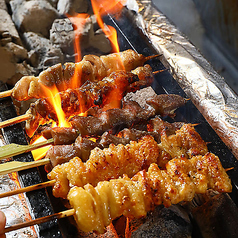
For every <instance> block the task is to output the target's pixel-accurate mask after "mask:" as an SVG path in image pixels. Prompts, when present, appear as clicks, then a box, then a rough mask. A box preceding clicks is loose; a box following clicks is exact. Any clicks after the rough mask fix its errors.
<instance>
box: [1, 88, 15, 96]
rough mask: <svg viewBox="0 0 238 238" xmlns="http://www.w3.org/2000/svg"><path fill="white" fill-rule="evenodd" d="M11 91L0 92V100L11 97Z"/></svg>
mask: <svg viewBox="0 0 238 238" xmlns="http://www.w3.org/2000/svg"><path fill="white" fill-rule="evenodd" d="M12 91H13V90H12V89H11V90H7V91H4V92H0V98H5V97H9V96H11V95H12Z"/></svg>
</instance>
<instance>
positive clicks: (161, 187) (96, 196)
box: [67, 153, 232, 233]
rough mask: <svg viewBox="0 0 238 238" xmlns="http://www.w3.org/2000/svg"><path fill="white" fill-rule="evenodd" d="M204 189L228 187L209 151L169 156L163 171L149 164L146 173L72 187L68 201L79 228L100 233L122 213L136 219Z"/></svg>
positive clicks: (190, 197)
mask: <svg viewBox="0 0 238 238" xmlns="http://www.w3.org/2000/svg"><path fill="white" fill-rule="evenodd" d="M207 189H214V190H216V191H218V192H231V190H232V186H231V181H230V179H229V177H228V175H227V174H226V172H225V169H224V168H223V167H222V165H221V163H220V160H219V158H218V157H216V156H215V155H214V154H212V153H207V154H206V155H204V156H194V157H193V158H192V159H190V160H188V159H184V158H178V159H172V160H171V161H169V162H168V163H167V165H166V169H165V170H160V169H159V167H158V166H157V165H156V164H154V163H153V164H151V165H150V167H149V169H148V172H146V171H145V170H143V171H140V172H138V173H137V174H136V175H135V176H134V177H133V178H132V179H130V178H129V177H128V176H124V177H123V178H118V179H112V180H110V181H102V182H99V183H98V185H97V186H96V187H93V186H92V185H91V184H87V185H85V186H84V187H83V188H82V187H77V186H75V187H73V188H71V189H70V191H69V194H68V197H67V198H68V200H69V202H70V204H71V206H72V208H74V210H75V220H76V222H77V226H78V228H79V229H81V230H83V231H85V232H88V231H92V230H94V231H97V232H99V233H103V232H104V231H105V227H106V226H108V225H109V224H110V223H111V222H112V220H113V219H115V218H117V217H119V216H121V215H125V216H127V217H135V218H139V217H142V216H145V215H146V213H147V212H148V211H151V210H153V209H154V207H155V206H157V205H160V204H163V205H164V206H165V207H169V206H170V205H172V204H177V203H179V202H181V201H191V200H192V199H193V197H194V195H195V194H196V193H205V192H206V191H207Z"/></svg>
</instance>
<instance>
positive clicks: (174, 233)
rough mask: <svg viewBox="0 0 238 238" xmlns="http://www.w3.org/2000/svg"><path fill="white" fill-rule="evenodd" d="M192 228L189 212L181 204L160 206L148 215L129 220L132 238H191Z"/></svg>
mask: <svg viewBox="0 0 238 238" xmlns="http://www.w3.org/2000/svg"><path fill="white" fill-rule="evenodd" d="M192 229H193V226H192V222H191V220H190V218H189V215H188V213H187V212H186V211H185V210H184V208H182V207H181V206H179V205H172V206H171V207H169V208H165V207H163V206H158V207H157V208H155V210H154V211H153V212H149V213H148V214H147V216H146V217H143V218H140V219H132V220H130V222H129V233H130V237H131V238H139V237H146V238H152V237H153V238H156V237H158V238H172V237H177V238H189V237H192Z"/></svg>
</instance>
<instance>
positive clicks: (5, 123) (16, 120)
mask: <svg viewBox="0 0 238 238" xmlns="http://www.w3.org/2000/svg"><path fill="white" fill-rule="evenodd" d="M31 117H32V116H31V114H23V115H21V116H17V117H14V118H11V119H8V120H6V121H2V122H0V129H2V128H4V127H7V126H11V125H13V124H16V123H20V122H23V121H27V120H29V119H31Z"/></svg>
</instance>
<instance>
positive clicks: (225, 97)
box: [128, 0, 238, 159]
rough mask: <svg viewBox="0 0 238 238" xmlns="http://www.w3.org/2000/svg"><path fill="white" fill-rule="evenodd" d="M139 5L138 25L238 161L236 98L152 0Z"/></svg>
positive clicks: (237, 111)
mask: <svg viewBox="0 0 238 238" xmlns="http://www.w3.org/2000/svg"><path fill="white" fill-rule="evenodd" d="M129 2H130V1H129ZM132 2H134V1H132ZM136 2H137V4H138V6H139V8H137V9H139V10H138V17H137V23H138V26H139V27H140V28H141V29H142V30H143V32H144V34H146V35H147V36H148V38H149V39H150V41H151V43H152V44H153V46H154V47H155V48H156V49H157V50H158V52H159V53H161V54H162V59H161V60H162V62H163V64H164V65H165V66H166V67H168V68H169V69H170V71H171V73H172V75H173V76H174V78H175V79H176V80H177V82H178V83H179V85H180V86H181V87H182V89H183V90H184V91H185V93H186V94H187V95H188V96H189V97H190V98H191V100H192V102H193V103H194V104H195V105H196V107H197V108H198V110H199V111H200V112H201V113H202V114H203V116H204V117H205V119H206V120H207V121H208V123H209V124H210V125H211V127H212V128H213V129H214V130H215V131H216V133H217V134H218V136H219V137H220V138H221V139H222V140H223V142H224V143H225V144H226V145H227V146H228V147H229V148H230V150H231V151H232V153H233V154H234V156H235V157H236V158H237V159H238V97H237V95H236V94H235V93H234V92H233V91H232V89H231V88H229V86H228V85H227V84H226V83H225V81H224V79H223V78H222V77H221V76H220V75H219V74H218V73H217V72H216V71H215V70H214V69H213V68H212V66H211V65H210V64H209V63H208V62H207V60H206V59H204V58H203V56H202V55H201V54H200V53H199V52H198V50H197V49H196V48H195V47H194V46H193V45H192V44H191V43H190V42H189V41H188V40H187V39H186V38H185V37H184V36H183V35H182V34H181V32H179V31H178V29H176V27H175V26H174V25H172V24H171V23H170V22H169V20H168V19H167V18H166V16H165V15H163V14H162V13H161V12H159V11H158V10H157V9H155V8H154V7H153V4H152V2H151V1H150V0H136ZM130 5H132V4H128V6H130ZM134 9H136V8H135V7H134Z"/></svg>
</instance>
